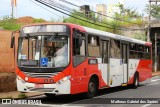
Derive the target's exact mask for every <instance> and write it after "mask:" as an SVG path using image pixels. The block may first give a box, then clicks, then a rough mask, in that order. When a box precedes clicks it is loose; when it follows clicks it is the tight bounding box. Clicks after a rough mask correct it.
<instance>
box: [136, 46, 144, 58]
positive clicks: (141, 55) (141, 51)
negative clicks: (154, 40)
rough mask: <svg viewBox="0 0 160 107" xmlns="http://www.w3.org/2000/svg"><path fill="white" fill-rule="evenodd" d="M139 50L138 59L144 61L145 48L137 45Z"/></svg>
mask: <svg viewBox="0 0 160 107" xmlns="http://www.w3.org/2000/svg"><path fill="white" fill-rule="evenodd" d="M137 49H138V58H141V59H143V52H144V46H143V45H137Z"/></svg>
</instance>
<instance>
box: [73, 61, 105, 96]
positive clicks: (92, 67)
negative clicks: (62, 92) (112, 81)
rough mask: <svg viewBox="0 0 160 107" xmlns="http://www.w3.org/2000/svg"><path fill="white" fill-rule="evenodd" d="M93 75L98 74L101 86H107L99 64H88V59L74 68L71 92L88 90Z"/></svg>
mask: <svg viewBox="0 0 160 107" xmlns="http://www.w3.org/2000/svg"><path fill="white" fill-rule="evenodd" d="M92 75H97V76H98V81H99V88H100V87H103V86H106V83H105V82H104V80H103V79H102V72H101V71H100V70H99V69H98V64H88V59H87V60H86V61H84V62H83V63H81V64H79V65H78V66H77V67H75V68H74V69H73V73H72V78H73V79H71V94H77V93H82V92H87V91H88V82H89V80H90V78H91V76H92Z"/></svg>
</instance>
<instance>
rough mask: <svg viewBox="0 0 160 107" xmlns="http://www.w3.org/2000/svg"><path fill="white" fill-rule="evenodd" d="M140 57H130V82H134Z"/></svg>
mask: <svg viewBox="0 0 160 107" xmlns="http://www.w3.org/2000/svg"><path fill="white" fill-rule="evenodd" d="M139 61H140V60H139V59H129V63H128V80H129V81H128V84H133V77H134V74H135V72H136V70H137V67H138V65H139Z"/></svg>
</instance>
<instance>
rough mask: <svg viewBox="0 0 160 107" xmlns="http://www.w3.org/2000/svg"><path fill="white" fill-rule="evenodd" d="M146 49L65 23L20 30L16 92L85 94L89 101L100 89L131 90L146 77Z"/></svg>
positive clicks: (148, 56) (148, 66)
mask: <svg viewBox="0 0 160 107" xmlns="http://www.w3.org/2000/svg"><path fill="white" fill-rule="evenodd" d="M12 42H13V41H12ZM12 44H13V43H12ZM151 45H152V44H151V43H148V42H145V41H141V40H137V39H133V38H129V37H125V36H121V35H117V34H112V33H108V32H104V31H100V30H96V29H92V28H88V27H83V26H79V25H75V24H70V23H43V24H34V25H27V26H23V27H22V28H21V30H20V37H19V40H18V54H17V67H16V74H17V89H18V91H20V92H44V93H45V94H46V95H47V96H50V95H58V94H77V93H86V96H87V97H88V98H91V97H93V96H94V95H95V93H96V91H97V90H99V89H102V88H110V87H116V86H127V85H129V84H132V85H133V86H134V87H135V88H136V87H137V86H138V84H139V82H142V81H144V80H147V79H149V78H151V72H152V59H151Z"/></svg>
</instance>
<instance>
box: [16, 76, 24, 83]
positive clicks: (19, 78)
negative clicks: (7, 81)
mask: <svg viewBox="0 0 160 107" xmlns="http://www.w3.org/2000/svg"><path fill="white" fill-rule="evenodd" d="M17 78H18V80H20V81H21V82H22V83H23V84H24V83H25V81H24V80H23V79H22V78H21V77H19V76H17Z"/></svg>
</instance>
